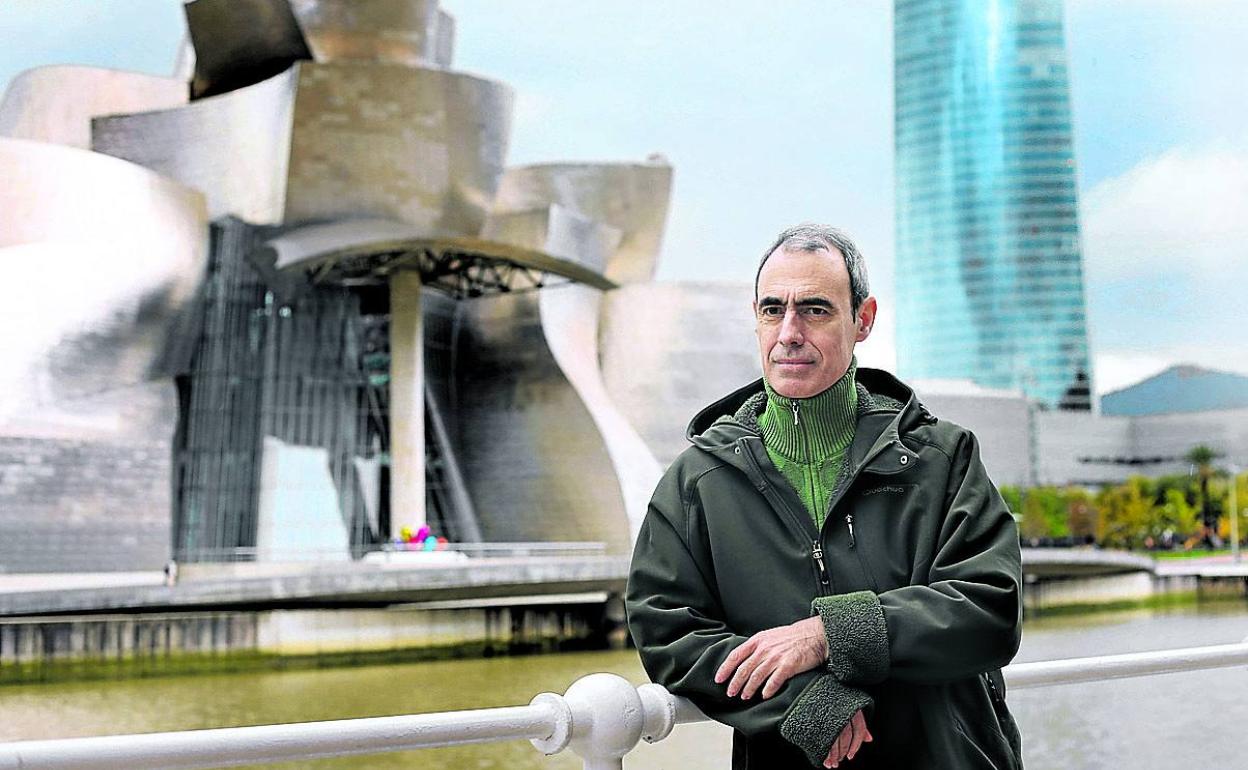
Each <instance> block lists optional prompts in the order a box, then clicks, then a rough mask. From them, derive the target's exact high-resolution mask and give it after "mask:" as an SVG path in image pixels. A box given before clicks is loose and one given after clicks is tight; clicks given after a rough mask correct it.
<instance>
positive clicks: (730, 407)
mask: <svg viewBox="0 0 1248 770" xmlns="http://www.w3.org/2000/svg"><path fill="white" fill-rule="evenodd" d="M857 380H858V424H857V428H856V430H855V432H854V441H853V443H852V444H851V445H850V448H849V467H850V472H851V473H852V474H854V475H856V474H857V473H859V472H861V471H863V470H870V471H871V472H872V473H880V474H891V473H900V472H901V471H904V470H907V469H909V468H911V467H913V464H914V463H916V462H917V461H918V455H917V454H916V453H915V452H914V451H913V450H911V449H909V448H908V447H906V446H905V445H904V444H902V443H901V436H902V435H903V434H905V433H908V432H909V431H911V430H913V429H915V428H917V427H918V426H920V425H923V424H928V423H932V422H935V421H936V418H935V417H933V416H932V415H931V413H930V412H928V411H927V408H926V407H924V406H923V404H922V403H921V402H920V401H919V399H918V396H916V395H915V393H914V390H913V389H911V388H910V387H909V386H908V385H906V384H904V383H902V382H901V381H900V380H898V379H897V378H896V377H894V376H893V375H891V374H889V373H888V372H885V371H882V370H880V369H870V368H866V367H860V368H859V369H858V372H857ZM765 401H766V393H765V391H764V389H763V381H762V379H761V378H760V379H758V380H755V381H754V382H752V383H750V384H749V385H746V386H745V387H742V388H738V389H737V390H735V391H733V392H732V393H730V394H728V395H727V396H724V397H723V398H721V399H719V400H718V401H716V402H714V403H713V404H711V405H710V406H708V407H706V408H705V409H703V410H702V411H700V412H698V414H697V415H695V416H694V418H693V420H692V421H691V422H690V423H689V427H688V428H687V430H686V432H685V436H686V438H688V439H689V441H690V442H692V443H693V445H694V446H696V447H698V448H700V449H703V450H705V451H707V452H710V453H711V454H713V455H715V456H716V457H718V458H719V459H720V460H722V461H723V462H726V463H728V464H730V465H733V466H735V467H737V468H740V469H741V470H742V471H744V472H745V473H747V474H749V475H751V476H753V475H755V472H756V469H755V468H753V467H752V466H751V463H750V461H749V459H748V458H749V457H750V456H751V454H752V449H751V448H750V447H748V446H746V444H748V442H751V441H757V442H759V443H760V444H761V441H762V438H761V436H760V434H759V429H758V419H757V412H758V410H761V409H762V407H763V405H764V403H765ZM743 450H746V451H743ZM903 458H904V459H903Z"/></svg>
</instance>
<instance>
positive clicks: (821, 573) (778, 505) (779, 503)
mask: <svg viewBox="0 0 1248 770" xmlns="http://www.w3.org/2000/svg"><path fill="white" fill-rule="evenodd" d="M745 455H746V457H747V459H748V460H749V463H750V465H751V466H752V467H753V468H754V472H755V473H757V474H758V476H759V478H764V476H763V469H762V467H761V466H760V465H759V464H758V458H756V457H755V456H754V453H753V452H752V451H750V449H749V447H746V448H745ZM759 491H760V492H762V494H763V497H765V498H767V502H769V503H771V506H772V507H773V508H775V509H776V510H778V511H781V512H782V513H783V515H785V516H787V517H788V519H789V523H790V524H792V525H793V526H794V527H796V529H797V531H798V532H801V533H803V534H805V533H806V532H807V531H808V530H807V528H806V525H805V523H804V521H805V522H809V521H810V516H809V515H806V516H805V519H804V520H803V519H802V518H800V517H798V516H797V514H796V513H794V511H793V509H792V508H791V507H790V506H789V504H788V503H787V502H785V500H784V498H783V497H781V496H780V495H778V494H776V491H775V488H774V487H772V485H771V484H767V483H765V482H764V487H763V488H762V489H760V490H759ZM804 513H805V512H804V511H803V514H804ZM812 524H813V522H812ZM810 559H811V561H812V562H813V566H814V568H815V572H816V574H817V576H818V579H819V588H820V591H821V592H822V593H823V595H824V596H828V595H830V594H831V593H834V592H835V589H834V588H833V586H832V575H831V574H830V573H829V572H828V568H827V564H826V563H825V562H824V560H823V546H821V545H820V544H819V538H818V536H816V538H815V539H814V540H812V541H811V547H810Z"/></svg>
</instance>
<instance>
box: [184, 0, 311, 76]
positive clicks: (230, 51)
mask: <svg viewBox="0 0 1248 770" xmlns="http://www.w3.org/2000/svg"><path fill="white" fill-rule="evenodd" d="M183 10H184V12H185V13H186V28H187V31H188V32H189V33H190V38H191V45H192V46H193V47H194V49H195V76H194V77H193V78H192V79H191V96H192V97H193V98H195V99H202V98H204V97H206V96H216V95H218V94H224V93H227V92H229V91H234V90H236V89H239V88H245V87H246V86H250V85H254V84H256V83H259V82H261V81H264V80H268V79H269V78H271V77H273V76H274V75H276V74H278V73H279V72H282V71H283V70H285V69H286V68H288V67H289V66H290V65H291V64H293V63H295V62H296V61H300V60H302V59H311V58H312V52H311V51H310V50H309V49H308V44H307V41H306V40H304V37H303V31H302V30H300V29H299V25H298V24H297V23H296V21H295V16H294V14H293V13H292V12H291V9H290V3H289V2H288V0H194V2H190V3H187V4H186V5H185V6H184V7H183Z"/></svg>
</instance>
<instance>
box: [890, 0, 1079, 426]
mask: <svg viewBox="0 0 1248 770" xmlns="http://www.w3.org/2000/svg"><path fill="white" fill-rule="evenodd" d="M894 10H895V14H894V24H895V27H894V57H895V61H894V96H895V99H894V103H895V109H896V116H895V149H896V182H897V192H896V195H897V214H896V216H897V222H896V225H897V262H896V264H897V280H896V288H897V297H898V309H897V366H898V370H899V372H900V373H901V375H902V376H903V377H909V378H924V379H927V378H954V379H970V380H973V381H975V382H977V383H979V384H981V385H984V386H988V387H998V388H1015V389H1020V390H1023V391H1024V392H1026V393H1027V394H1028V395H1029V396H1031V397H1032V398H1035V399H1036V400H1037V401H1039V402H1040V403H1041V404H1043V405H1045V406H1048V407H1051V408H1065V409H1082V410H1087V409H1090V408H1091V392H1092V389H1091V384H1092V383H1091V368H1090V365H1089V352H1088V335H1087V322H1086V313H1085V310H1084V308H1085V299H1084V288H1083V265H1082V257H1081V253H1080V249H1079V219H1078V206H1077V204H1078V198H1077V193H1076V187H1075V162H1074V147H1073V143H1072V129H1071V118H1070V89H1069V82H1068V80H1067V74H1066V51H1065V42H1064V38H1065V36H1064V32H1063V25H1062V2H1061V0H896V2H895V5H894Z"/></svg>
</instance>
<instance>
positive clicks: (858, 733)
mask: <svg viewBox="0 0 1248 770" xmlns="http://www.w3.org/2000/svg"><path fill="white" fill-rule="evenodd" d="M859 713H861V712H859ZM849 724H850V726H851V727H852V728H853V735H852V737H851V738H850V741H849V748H848V749H846V751H845V758H846V759H853V758H854V755H855V754H857V753H858V749H860V748H862V739H863V733H864V732H865V731H866V726H865V725H862V724H860V723H859V721H858V714H854V718H853V719H851V720H849Z"/></svg>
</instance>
